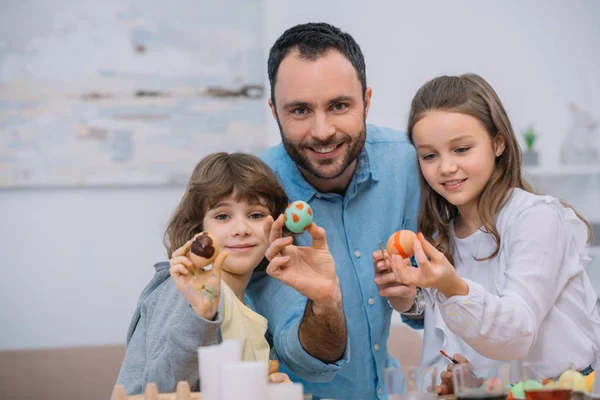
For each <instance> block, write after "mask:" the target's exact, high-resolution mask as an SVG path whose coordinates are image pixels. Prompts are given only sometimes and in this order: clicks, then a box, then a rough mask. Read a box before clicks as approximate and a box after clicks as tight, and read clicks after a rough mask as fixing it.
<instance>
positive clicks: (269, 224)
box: [263, 215, 273, 243]
mask: <svg viewBox="0 0 600 400" xmlns="http://www.w3.org/2000/svg"><path fill="white" fill-rule="evenodd" d="M272 226H273V217H272V216H270V215H267V218H265V224H264V225H263V233H264V235H265V239H266V241H267V243H271V227H272Z"/></svg>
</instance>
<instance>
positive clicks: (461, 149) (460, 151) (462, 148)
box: [456, 147, 470, 153]
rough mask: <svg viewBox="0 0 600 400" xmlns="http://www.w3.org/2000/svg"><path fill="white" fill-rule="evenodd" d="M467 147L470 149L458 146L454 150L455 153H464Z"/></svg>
mask: <svg viewBox="0 0 600 400" xmlns="http://www.w3.org/2000/svg"><path fill="white" fill-rule="evenodd" d="M469 149H470V147H459V148H458V149H456V152H457V153H465V152H466V151H467V150H469Z"/></svg>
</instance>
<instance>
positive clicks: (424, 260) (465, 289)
mask: <svg viewBox="0 0 600 400" xmlns="http://www.w3.org/2000/svg"><path fill="white" fill-rule="evenodd" d="M417 238H418V240H415V242H414V251H415V259H416V260H417V264H419V268H412V267H407V266H406V264H404V262H403V261H402V257H400V256H397V255H393V256H392V270H393V271H394V275H395V276H396V279H397V280H398V282H400V283H403V284H405V285H409V286H418V287H421V288H429V287H432V288H435V289H438V290H439V291H440V292H442V293H443V294H444V295H445V296H446V297H452V296H456V295H467V294H468V293H469V286H468V285H467V283H466V282H465V281H464V280H463V279H462V278H461V277H460V276H459V275H458V273H457V272H456V270H455V269H454V266H453V265H452V264H450V262H449V261H448V259H447V258H446V256H444V254H443V253H442V252H440V251H439V250H438V249H436V248H435V247H434V246H433V245H432V244H431V243H429V242H428V241H427V240H425V238H424V237H423V234H422V233H419V234H418V235H417Z"/></svg>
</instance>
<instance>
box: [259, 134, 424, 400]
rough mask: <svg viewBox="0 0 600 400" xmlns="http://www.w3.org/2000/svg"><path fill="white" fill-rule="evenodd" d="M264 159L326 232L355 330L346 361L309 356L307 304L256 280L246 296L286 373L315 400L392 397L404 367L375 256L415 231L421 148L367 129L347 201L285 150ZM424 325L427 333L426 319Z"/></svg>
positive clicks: (264, 279) (304, 241)
mask: <svg viewBox="0 0 600 400" xmlns="http://www.w3.org/2000/svg"><path fill="white" fill-rule="evenodd" d="M261 158H262V159H263V160H264V161H265V162H266V163H267V164H269V165H270V166H271V168H272V169H273V170H274V172H275V173H276V175H277V176H278V178H279V180H280V182H281V183H282V185H283V187H284V188H285V190H286V192H287V195H288V197H289V198H290V200H291V201H295V200H304V201H306V202H308V203H309V204H310V206H311V207H312V209H313V215H314V221H315V222H316V223H317V224H318V225H320V226H321V227H323V228H324V229H325V231H326V232H327V242H328V244H329V249H330V251H331V253H332V255H333V258H334V260H335V263H336V270H337V275H338V277H339V280H340V285H341V289H342V296H343V303H344V312H345V314H346V321H347V327H348V346H347V347H346V352H345V354H344V356H343V358H342V359H341V360H339V361H338V362H336V363H332V364H325V363H323V362H321V361H319V360H318V359H316V358H314V357H312V356H310V355H309V354H308V353H306V351H304V349H303V348H302V345H301V344H300V341H299V338H298V327H299V325H300V321H301V319H302V315H303V313H304V307H305V305H306V298H305V297H303V296H302V295H300V294H299V293H298V292H297V291H296V290H294V289H292V288H290V287H288V286H286V285H285V284H283V283H281V282H279V281H277V280H276V279H274V278H271V277H269V276H265V275H264V274H263V275H262V276H256V277H254V278H253V280H252V281H251V282H250V285H249V287H248V290H247V297H248V298H249V302H250V303H251V304H250V305H251V306H252V307H253V308H254V309H255V310H256V311H257V312H258V313H260V314H262V315H263V316H265V317H266V318H267V319H268V321H269V332H268V335H270V337H271V339H272V341H273V345H274V348H275V351H276V353H277V356H278V358H279V359H280V361H281V362H282V371H283V372H288V373H289V374H290V377H291V378H292V380H294V381H299V382H302V383H303V384H304V387H305V389H304V390H305V392H307V393H312V394H313V396H315V398H319V397H330V398H336V399H362V400H365V399H377V398H387V395H386V388H385V375H384V369H385V368H386V367H387V366H392V365H397V362H396V360H394V359H392V358H391V357H390V356H389V355H388V351H387V339H388V335H389V328H390V320H391V314H392V311H393V310H392V308H391V307H390V305H389V303H388V302H387V300H386V299H385V298H384V297H380V296H379V294H378V290H377V286H376V285H375V282H374V267H373V263H372V257H371V254H372V253H373V251H374V250H377V249H378V248H379V242H383V243H385V242H386V241H387V239H388V237H389V236H390V235H391V234H392V233H393V232H394V231H397V230H399V229H411V230H413V231H416V217H417V209H418V198H419V187H418V186H419V183H418V173H417V161H416V153H415V150H414V147H413V146H412V145H411V144H410V142H408V139H407V138H406V135H405V134H403V133H402V132H399V131H395V130H391V129H387V128H380V127H376V126H372V125H368V126H367V139H366V143H365V147H364V149H363V150H362V152H361V154H360V155H359V158H358V166H357V170H356V173H355V174H354V177H353V178H352V180H351V182H350V185H349V186H348V188H347V191H346V194H345V196H341V195H339V194H334V193H319V192H318V191H317V190H315V188H313V187H312V186H311V185H310V184H309V183H307V182H306V181H305V180H304V178H303V176H302V175H301V173H300V172H299V170H298V168H297V167H296V165H295V163H294V162H293V161H292V160H291V159H290V158H289V156H288V155H287V153H286V151H285V149H284V148H283V145H281V144H279V145H277V146H275V147H272V148H270V149H268V150H267V151H266V152H265V153H263V154H262V156H261ZM310 243H311V239H310V235H309V234H308V233H304V234H303V235H302V236H301V237H299V238H298V239H297V240H296V244H298V245H301V246H308V245H310ZM417 325H418V326H417V327H422V321H419V322H417ZM413 326H414V325H413Z"/></svg>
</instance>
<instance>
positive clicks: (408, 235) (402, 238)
mask: <svg viewBox="0 0 600 400" xmlns="http://www.w3.org/2000/svg"><path fill="white" fill-rule="evenodd" d="M416 238H417V235H415V233H414V232H413V231H409V230H401V231H397V232H394V233H393V234H392V236H390V238H389V239H388V241H387V245H386V247H387V251H388V253H390V254H398V255H399V256H400V257H402V258H409V257H411V256H412V255H413V254H414V251H413V243H414V242H415V239H416Z"/></svg>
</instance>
